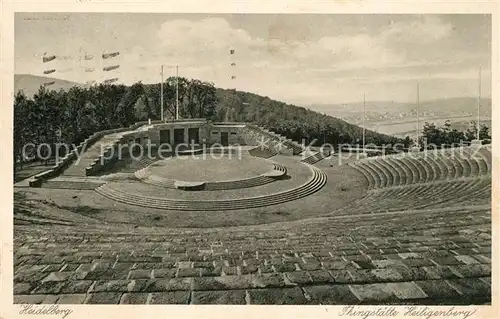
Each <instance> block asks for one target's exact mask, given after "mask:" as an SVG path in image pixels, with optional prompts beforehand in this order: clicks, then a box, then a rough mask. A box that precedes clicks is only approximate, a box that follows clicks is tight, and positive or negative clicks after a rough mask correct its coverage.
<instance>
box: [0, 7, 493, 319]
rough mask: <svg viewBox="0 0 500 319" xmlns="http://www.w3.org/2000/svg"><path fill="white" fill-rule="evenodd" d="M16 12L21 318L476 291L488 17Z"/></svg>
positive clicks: (485, 189)
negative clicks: (125, 308)
mask: <svg viewBox="0 0 500 319" xmlns="http://www.w3.org/2000/svg"><path fill="white" fill-rule="evenodd" d="M13 23H14V30H13V38H14V42H13V44H12V46H13V71H14V74H12V75H9V76H12V77H13V88H14V92H13V94H12V96H13V98H12V99H13V105H12V106H11V105H5V106H4V107H5V108H12V114H13V118H12V121H13V122H12V130H11V132H12V175H11V178H12V182H10V181H9V184H11V183H12V185H13V194H10V195H11V196H12V195H13V220H12V221H11V223H12V224H13V257H12V258H13V273H12V274H13V277H12V279H10V278H7V279H5V278H4V279H2V280H9V281H10V280H12V287H13V291H12V294H13V302H14V304H15V305H20V306H21V305H23V307H24V308H19V309H22V310H21V312H23V311H24V313H23V314H35V308H33V307H34V306H33V305H36V304H43V305H61V307H62V305H71V304H72V305H78V304H85V305H87V304H88V305H96V304H107V305H125V304H142V305H153V304H163V305H173V304H177V305H179V304H184V305H203V304H215V305H344V306H351V305H352V306H355V305H383V306H388V305H391V306H392V305H399V306H423V305H425V306H464V305H476V306H480V305H491V301H492V296H491V295H492V289H491V285H492V204H491V201H492V171H493V168H492V166H493V162H494V160H493V159H492V153H493V150H492V145H493V139H492V135H493V134H492V118H493V114H492V113H493V108H492V92H494V91H495V90H494V89H492V83H493V76H492V69H493V68H494V66H493V65H492V60H493V58H492V48H493V45H492V39H493V33H492V28H493V27H492V26H493V20H492V14H489V13H488V14H483V13H473V12H471V13H467V14H453V13H447V14H437V13H422V14H410V13H408V14H406V13H398V14H388V13H387V14H382V13H380V14H368V13H361V14H354V13H325V14H319V13H318V14H312V13H301V14H290V13H244V12H238V13H236V12H235V13H174V12H172V13H166V12H159V13H152V12H123V13H118V12H15V13H14V17H13ZM8 138H9V139H10V137H8ZM5 152H6V153H7V156H10V153H9V152H10V150H5ZM9 169H10V168H9ZM54 307H55V306H54ZM47 309H48V308H47ZM50 309H52V310H47V311H48V312H50V311H52V313H49V314H62V316H63V317H64V316H65V314H64V313H59V312H57V311H63V310H57V309H58V308H50ZM54 309H56V310H54ZM60 309H63V308H60ZM343 309H344V310H343V311H344V314H345V315H349V316H356V309H355V308H349V307H347V308H343ZM407 309H413V308H407ZM422 309H424V308H414V310H407V311H410V312H411V311H413V313H409V314H408V315H409V316H424V317H426V316H427V318H429V316H430V315H429V313H426V312H425V311H426V310H422ZM429 309H430V308H429ZM451 309H453V308H451ZM464 309H465V308H464ZM449 311H451V312H452V313H451V316H457V318H458V317H460V315H461V314H462V313H454V311H457V312H458V311H462V310H458V309H457V310H449ZM55 312H57V313H55ZM357 315H360V313H358V314H357ZM469 315H470V314H469ZM464 316H465V318H467V314H465V313H464V314H463V316H462V317H460V318H463V317H464ZM59 317H60V316H59ZM361 317H363V315H361Z"/></svg>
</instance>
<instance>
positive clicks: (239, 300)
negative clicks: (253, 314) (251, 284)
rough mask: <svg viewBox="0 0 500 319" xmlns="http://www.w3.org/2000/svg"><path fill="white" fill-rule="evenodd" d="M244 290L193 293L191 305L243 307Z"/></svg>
mask: <svg viewBox="0 0 500 319" xmlns="http://www.w3.org/2000/svg"><path fill="white" fill-rule="evenodd" d="M245 296H246V294H245V291H244V290H226V291H193V293H192V298H191V303H192V304H214V305H228V304H229V305H244V304H246V301H245Z"/></svg>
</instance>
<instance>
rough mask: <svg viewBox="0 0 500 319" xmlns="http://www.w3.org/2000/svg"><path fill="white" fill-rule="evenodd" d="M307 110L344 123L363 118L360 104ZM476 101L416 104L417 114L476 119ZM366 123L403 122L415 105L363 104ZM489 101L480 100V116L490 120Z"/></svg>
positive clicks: (439, 101) (459, 99)
mask: <svg viewBox="0 0 500 319" xmlns="http://www.w3.org/2000/svg"><path fill="white" fill-rule="evenodd" d="M310 108H311V109H314V110H317V111H319V112H324V113H325V114H328V115H331V116H335V117H339V118H342V119H344V120H346V121H348V122H351V123H356V122H361V120H362V115H363V102H357V103H348V104H316V105H311V106H310ZM476 110H477V98H475V97H453V98H447V99H437V100H429V101H420V107H419V113H420V115H421V116H423V117H428V118H450V119H451V118H454V117H466V116H476ZM366 113H367V122H371V123H377V122H383V121H387V120H402V121H405V120H406V119H408V118H409V117H415V116H416V103H415V102H410V103H402V102H392V101H367V102H366ZM491 113H492V109H491V99H490V98H483V99H481V115H482V116H484V117H491Z"/></svg>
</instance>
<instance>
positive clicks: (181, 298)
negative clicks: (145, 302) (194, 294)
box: [149, 291, 190, 305]
mask: <svg viewBox="0 0 500 319" xmlns="http://www.w3.org/2000/svg"><path fill="white" fill-rule="evenodd" d="M189 296H190V292H189V291H169V292H154V293H152V294H151V299H150V300H149V304H150V305H155V304H163V305H165V304H187V303H188V301H189Z"/></svg>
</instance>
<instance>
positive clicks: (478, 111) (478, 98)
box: [476, 66, 481, 140]
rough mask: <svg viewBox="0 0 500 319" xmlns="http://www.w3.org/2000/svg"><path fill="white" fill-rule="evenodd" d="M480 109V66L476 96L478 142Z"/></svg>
mask: <svg viewBox="0 0 500 319" xmlns="http://www.w3.org/2000/svg"><path fill="white" fill-rule="evenodd" d="M480 108H481V66H480V67H479V84H478V95H477V133H476V134H477V140H479V130H480V127H481V126H480V125H479V121H480Z"/></svg>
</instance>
